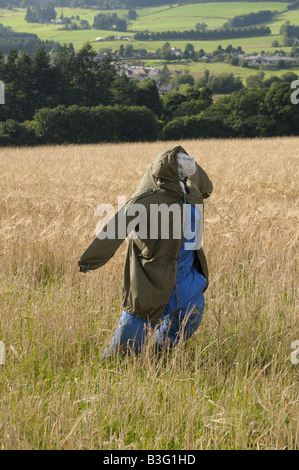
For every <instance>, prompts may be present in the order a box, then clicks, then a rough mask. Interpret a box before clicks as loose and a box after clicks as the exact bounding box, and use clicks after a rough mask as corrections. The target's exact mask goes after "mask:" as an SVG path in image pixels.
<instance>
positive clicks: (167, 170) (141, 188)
mask: <svg viewBox="0 0 299 470" xmlns="http://www.w3.org/2000/svg"><path fill="white" fill-rule="evenodd" d="M179 152H183V153H187V152H186V150H184V149H183V147H181V146H177V147H174V148H173V149H171V150H167V151H165V152H162V153H160V154H159V155H158V156H157V157H156V158H155V160H154V163H152V164H150V165H149V166H148V167H147V169H146V171H145V173H144V175H143V177H142V179H141V181H140V183H139V185H138V187H137V188H136V191H135V192H134V194H133V195H132V197H131V199H135V200H136V199H139V198H140V197H142V196H145V195H147V194H148V193H150V192H153V191H162V192H165V191H166V192H168V193H170V194H172V195H173V196H174V197H176V198H183V192H182V189H181V187H180V180H179V173H178V162H177V159H176V155H177V154H178V153H179Z"/></svg>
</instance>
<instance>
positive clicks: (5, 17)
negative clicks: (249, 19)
mask: <svg viewBox="0 0 299 470" xmlns="http://www.w3.org/2000/svg"><path fill="white" fill-rule="evenodd" d="M286 5H287V4H285V3H277V2H252V3H251V2H240V3H239V2H237V3H220V4H215V3H213V4H197V5H185V6H176V7H172V8H169V7H163V8H162V7H160V8H144V9H138V10H137V12H138V15H139V16H138V18H137V19H136V20H135V21H132V22H130V24H129V31H128V34H133V31H142V30H145V29H148V30H149V31H163V30H164V31H165V30H177V31H183V30H186V29H193V28H194V27H195V24H196V23H198V22H205V23H206V24H207V25H208V27H209V28H215V27H219V26H221V25H222V24H223V23H224V22H225V21H226V20H227V19H228V18H232V17H233V16H235V15H236V14H242V13H249V12H251V11H259V10H262V9H271V10H278V11H281V12H282V11H283V10H284V9H285V8H286ZM56 11H57V16H58V17H59V16H60V14H61V12H63V14H64V16H65V17H71V16H75V17H76V16H78V15H79V16H80V19H85V20H87V21H88V22H89V23H90V24H92V22H93V18H94V16H95V15H96V14H97V13H98V12H99V11H100V10H90V9H78V8H59V7H58V8H56ZM115 11H117V10H115ZM110 12H112V10H111V11H110ZM106 13H107V11H106ZM117 13H118V15H119V16H123V15H125V14H126V11H125V10H123V11H118V12H117ZM287 20H289V21H291V22H295V23H299V11H292V12H285V13H281V14H280V15H279V16H278V17H276V18H275V19H274V20H273V22H272V23H271V24H269V26H270V27H271V28H272V32H273V34H275V35H278V34H279V29H280V26H281V25H282V24H283V23H284V22H285V21H287ZM0 22H1V23H2V24H3V25H4V26H10V27H11V28H12V29H13V30H14V31H17V32H27V33H34V34H37V35H38V36H39V38H40V39H42V40H47V39H51V40H55V41H58V42H60V43H64V42H72V43H73V44H74V47H75V49H80V47H82V45H83V44H84V42H86V41H90V42H92V41H94V40H95V38H96V37H99V36H101V37H106V36H109V35H111V34H112V32H111V31H99V30H84V31H63V30H60V27H61V26H60V25H54V24H48V25H46V24H42V25H41V24H34V23H27V22H26V21H25V9H20V8H17V9H15V10H3V9H2V10H0ZM274 39H278V40H279V41H280V42H281V40H282V38H281V37H280V36H275V37H273V36H266V37H255V38H244V39H232V40H229V39H228V40H220V41H219V40H217V41H192V44H194V47H195V49H196V50H198V49H201V48H203V49H204V50H205V51H206V52H212V51H213V50H214V49H216V48H217V46H218V44H219V42H221V44H222V45H223V47H226V46H227V45H229V44H232V45H233V46H239V45H241V46H242V47H243V49H244V50H245V51H246V52H254V51H260V50H263V49H264V50H271V45H272V42H273V40H274ZM187 42H188V41H176V42H175V43H173V44H171V45H173V46H176V47H180V48H185V45H186V43H187ZM120 44H121V42H114V41H113V42H105V43H104V44H103V43H98V44H96V45H95V49H96V50H99V49H101V48H103V47H105V48H111V49H112V50H115V49H118V48H119V46H120ZM163 44H164V41H155V42H150V41H149V42H139V41H136V42H135V41H134V43H133V46H134V47H135V48H137V47H140V48H145V49H147V50H149V51H155V50H156V49H157V48H158V47H161V46H162V45H163Z"/></svg>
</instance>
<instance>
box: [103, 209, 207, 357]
mask: <svg viewBox="0 0 299 470" xmlns="http://www.w3.org/2000/svg"><path fill="white" fill-rule="evenodd" d="M191 208H192V211H191V220H194V211H195V209H194V207H193V206H191ZM191 225H192V222H191ZM192 241H194V238H193V239H186V238H185V239H184V243H183V246H182V248H181V250H180V253H179V258H178V271H177V278H176V283H175V286H174V288H173V290H172V293H171V296H170V299H169V302H168V304H167V307H166V309H165V311H164V314H163V315H162V317H161V322H160V323H159V324H158V326H155V325H153V324H152V323H150V322H148V321H146V320H143V319H141V318H138V317H136V316H135V315H131V314H130V313H127V312H126V311H123V313H122V316H121V318H120V321H119V325H118V328H117V329H116V331H115V333H114V335H113V337H112V339H111V341H110V344H109V345H108V346H107V348H106V349H105V351H104V354H103V357H104V358H105V357H106V355H113V354H116V353H118V352H120V353H123V354H126V353H127V352H130V351H133V352H134V353H135V354H138V353H140V352H141V349H142V347H143V346H144V344H145V342H146V340H147V339H149V338H150V337H151V338H153V335H154V343H155V345H156V346H157V348H158V349H159V348H163V347H165V346H170V347H172V346H175V345H176V344H177V343H178V342H179V341H180V340H181V339H183V340H186V339H188V338H190V336H191V335H192V334H193V333H195V331H196V330H197V328H198V326H199V324H200V322H201V319H202V315H203V311H204V306H205V299H204V295H203V291H204V289H205V287H206V284H207V282H206V279H205V278H204V276H202V274H200V273H199V271H198V270H197V268H196V267H195V266H194V256H195V252H194V251H193V250H190V249H187V250H186V243H190V242H192Z"/></svg>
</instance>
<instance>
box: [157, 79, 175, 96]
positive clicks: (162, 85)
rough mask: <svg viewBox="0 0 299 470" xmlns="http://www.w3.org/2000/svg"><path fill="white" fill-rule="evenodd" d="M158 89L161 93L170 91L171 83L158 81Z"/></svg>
mask: <svg viewBox="0 0 299 470" xmlns="http://www.w3.org/2000/svg"><path fill="white" fill-rule="evenodd" d="M158 91H159V93H160V94H161V95H166V93H170V92H171V91H172V84H171V83H166V82H158Z"/></svg>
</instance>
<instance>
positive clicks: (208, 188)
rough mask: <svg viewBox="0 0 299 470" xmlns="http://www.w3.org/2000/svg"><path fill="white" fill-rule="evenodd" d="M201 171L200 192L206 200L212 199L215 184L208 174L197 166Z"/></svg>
mask: <svg viewBox="0 0 299 470" xmlns="http://www.w3.org/2000/svg"><path fill="white" fill-rule="evenodd" d="M197 168H198V170H199V190H200V192H201V194H202V196H203V198H204V199H206V198H208V197H210V195H211V193H212V191H213V184H212V181H211V180H210V178H209V177H208V175H207V173H206V172H205V171H204V170H203V169H202V168H201V167H200V166H199V165H197Z"/></svg>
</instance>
